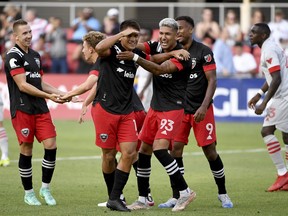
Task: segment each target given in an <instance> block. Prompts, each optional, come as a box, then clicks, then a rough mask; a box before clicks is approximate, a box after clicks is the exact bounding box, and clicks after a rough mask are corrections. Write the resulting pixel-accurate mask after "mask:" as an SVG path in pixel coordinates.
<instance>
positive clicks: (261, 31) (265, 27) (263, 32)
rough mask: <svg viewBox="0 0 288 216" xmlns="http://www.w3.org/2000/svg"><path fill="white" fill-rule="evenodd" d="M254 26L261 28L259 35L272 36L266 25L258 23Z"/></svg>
mask: <svg viewBox="0 0 288 216" xmlns="http://www.w3.org/2000/svg"><path fill="white" fill-rule="evenodd" d="M254 26H257V27H258V28H259V33H261V34H266V35H267V37H269V36H270V33H271V30H270V28H269V26H268V25H267V24H266V23H256V24H254Z"/></svg>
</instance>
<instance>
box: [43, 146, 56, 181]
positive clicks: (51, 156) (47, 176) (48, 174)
mask: <svg viewBox="0 0 288 216" xmlns="http://www.w3.org/2000/svg"><path fill="white" fill-rule="evenodd" d="M44 151H45V153H44V158H43V160H42V182H43V183H47V184H49V183H50V182H51V179H52V176H53V172H54V169H55V164H56V151H57V149H44Z"/></svg>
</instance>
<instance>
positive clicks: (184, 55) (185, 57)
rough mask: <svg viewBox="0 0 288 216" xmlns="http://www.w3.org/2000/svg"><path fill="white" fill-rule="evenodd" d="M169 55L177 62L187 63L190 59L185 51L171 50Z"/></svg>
mask: <svg viewBox="0 0 288 216" xmlns="http://www.w3.org/2000/svg"><path fill="white" fill-rule="evenodd" d="M171 54H172V55H173V56H174V57H175V58H176V59H178V60H181V61H187V60H189V58H190V53H189V52H188V51H187V50H185V49H180V50H173V51H172V52H171Z"/></svg>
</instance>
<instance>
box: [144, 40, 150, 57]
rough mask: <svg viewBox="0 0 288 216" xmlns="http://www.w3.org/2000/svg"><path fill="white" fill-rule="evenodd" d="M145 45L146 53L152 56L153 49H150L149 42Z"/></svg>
mask: <svg viewBox="0 0 288 216" xmlns="http://www.w3.org/2000/svg"><path fill="white" fill-rule="evenodd" d="M143 44H144V46H145V53H147V54H150V53H151V49H150V46H149V44H148V43H147V42H144V43H143Z"/></svg>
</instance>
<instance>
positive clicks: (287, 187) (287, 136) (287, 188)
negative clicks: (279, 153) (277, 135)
mask: <svg viewBox="0 0 288 216" xmlns="http://www.w3.org/2000/svg"><path fill="white" fill-rule="evenodd" d="M282 138H283V142H284V144H285V159H286V167H288V133H284V132H282ZM281 190H284V191H288V183H286V184H285V185H284V186H283V187H282V188H281Z"/></svg>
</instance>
